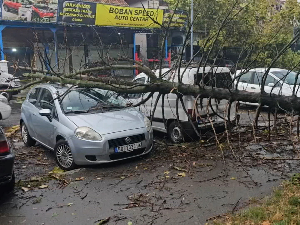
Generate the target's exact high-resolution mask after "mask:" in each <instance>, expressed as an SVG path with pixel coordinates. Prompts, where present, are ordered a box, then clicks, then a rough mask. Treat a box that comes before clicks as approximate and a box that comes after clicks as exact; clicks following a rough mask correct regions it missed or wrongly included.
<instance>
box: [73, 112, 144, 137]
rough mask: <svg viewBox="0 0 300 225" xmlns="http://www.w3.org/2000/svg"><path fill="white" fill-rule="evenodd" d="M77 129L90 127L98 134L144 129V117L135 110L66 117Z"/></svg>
mask: <svg viewBox="0 0 300 225" xmlns="http://www.w3.org/2000/svg"><path fill="white" fill-rule="evenodd" d="M67 117H68V118H69V120H71V121H72V122H73V123H74V124H75V125H76V126H78V127H84V126H85V127H90V128H92V129H93V130H95V131H97V132H98V133H99V134H101V135H103V134H110V133H116V132H121V131H125V130H134V129H138V128H143V127H145V123H144V116H143V115H142V114H141V112H139V111H137V110H136V109H132V108H130V109H123V110H117V111H108V112H104V113H91V114H76V115H68V116H67Z"/></svg>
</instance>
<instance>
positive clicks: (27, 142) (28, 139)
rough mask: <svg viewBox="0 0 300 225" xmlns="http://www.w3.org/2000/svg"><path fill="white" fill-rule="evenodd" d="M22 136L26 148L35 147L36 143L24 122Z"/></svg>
mask: <svg viewBox="0 0 300 225" xmlns="http://www.w3.org/2000/svg"><path fill="white" fill-rule="evenodd" d="M21 136H22V140H23V142H24V144H25V146H26V147H31V146H34V145H35V143H36V141H35V140H34V139H33V138H32V137H31V136H30V134H29V131H28V129H27V126H26V124H25V123H24V122H22V124H21Z"/></svg>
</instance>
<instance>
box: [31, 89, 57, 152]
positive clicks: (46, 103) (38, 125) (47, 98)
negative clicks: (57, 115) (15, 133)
mask: <svg viewBox="0 0 300 225" xmlns="http://www.w3.org/2000/svg"><path fill="white" fill-rule="evenodd" d="M36 106H37V108H38V111H39V110H41V109H50V110H51V112H53V111H54V110H56V109H55V105H54V99H53V95H52V93H51V91H50V90H48V89H47V88H42V89H41V94H40V97H39V99H38V102H37V104H36ZM52 120H53V118H51V119H49V118H47V117H46V116H41V115H40V114H39V112H38V113H35V114H34V116H33V125H34V130H35V133H36V135H37V139H38V141H39V142H41V143H42V144H44V145H46V146H48V147H51V148H52V146H53V140H54V139H55V138H54V131H55V126H54V123H53V122H52Z"/></svg>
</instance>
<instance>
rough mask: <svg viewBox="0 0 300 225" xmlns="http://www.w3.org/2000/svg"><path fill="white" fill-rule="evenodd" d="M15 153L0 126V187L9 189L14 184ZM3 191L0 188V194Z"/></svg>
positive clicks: (11, 188) (12, 187)
mask: <svg viewBox="0 0 300 225" xmlns="http://www.w3.org/2000/svg"><path fill="white" fill-rule="evenodd" d="M14 160H15V155H14V153H13V151H12V149H11V147H10V145H9V143H8V141H7V139H6V137H5V134H4V132H3V130H2V128H1V127H0V189H4V190H5V191H11V190H13V189H14V186H15V175H14V169H13V168H14ZM2 193H3V192H1V190H0V196H1V195H2Z"/></svg>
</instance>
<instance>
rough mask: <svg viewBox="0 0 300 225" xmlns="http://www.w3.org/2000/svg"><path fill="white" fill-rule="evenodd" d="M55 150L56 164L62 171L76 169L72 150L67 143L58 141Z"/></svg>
mask: <svg viewBox="0 0 300 225" xmlns="http://www.w3.org/2000/svg"><path fill="white" fill-rule="evenodd" d="M54 150H55V159H56V162H57V164H58V166H59V167H60V168H61V169H63V170H72V169H74V168H75V167H76V164H75V163H74V159H73V155H72V151H71V148H70V146H69V144H68V142H67V141H64V140H60V141H58V142H57V144H56V146H55V148H54Z"/></svg>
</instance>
